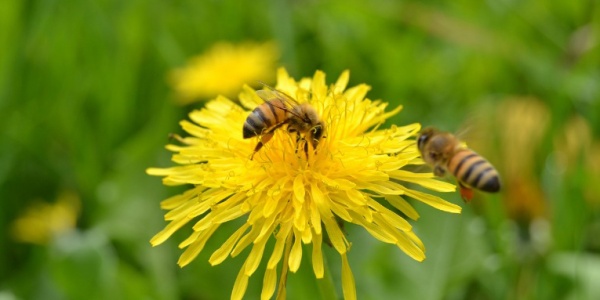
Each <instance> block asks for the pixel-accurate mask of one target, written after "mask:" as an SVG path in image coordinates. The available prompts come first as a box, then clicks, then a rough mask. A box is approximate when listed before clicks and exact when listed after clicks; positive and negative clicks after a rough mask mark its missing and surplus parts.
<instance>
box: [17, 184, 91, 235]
mask: <svg viewBox="0 0 600 300" xmlns="http://www.w3.org/2000/svg"><path fill="white" fill-rule="evenodd" d="M80 208H81V203H80V200H79V197H78V196H77V195H76V194H75V193H73V192H63V193H62V194H61V195H59V197H58V199H57V201H56V203H52V204H51V203H46V202H41V201H39V202H34V203H33V204H32V205H30V206H29V207H28V208H27V209H26V210H25V211H24V212H23V213H22V214H21V215H20V216H19V217H18V218H17V219H16V220H15V221H14V223H13V224H12V235H13V237H14V239H15V240H17V241H19V242H23V243H31V244H38V245H46V244H48V243H49V242H50V241H52V239H53V238H55V237H57V236H58V235H60V234H64V233H66V232H68V231H70V230H72V229H74V228H75V227H76V223H77V216H78V215H79V210H80Z"/></svg>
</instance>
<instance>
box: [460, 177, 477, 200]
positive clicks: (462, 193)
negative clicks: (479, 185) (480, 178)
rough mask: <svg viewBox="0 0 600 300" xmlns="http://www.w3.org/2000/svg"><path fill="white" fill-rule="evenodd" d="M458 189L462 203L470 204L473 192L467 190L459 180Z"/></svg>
mask: <svg viewBox="0 0 600 300" xmlns="http://www.w3.org/2000/svg"><path fill="white" fill-rule="evenodd" d="M458 187H459V190H460V197H461V198H462V199H463V201H465V203H469V202H471V199H473V190H472V189H470V188H468V187H467V186H466V185H465V184H464V183H462V182H461V181H460V180H459V181H458Z"/></svg>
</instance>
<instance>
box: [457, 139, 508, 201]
mask: <svg viewBox="0 0 600 300" xmlns="http://www.w3.org/2000/svg"><path fill="white" fill-rule="evenodd" d="M448 170H449V171H450V173H452V174H453V175H454V176H456V178H458V180H460V181H461V182H463V183H465V184H467V185H469V186H470V187H472V188H475V189H478V190H482V191H484V192H492V193H493V192H497V191H498V190H500V179H499V178H498V172H497V171H496V169H495V168H494V166H492V164H490V163H489V162H488V161H487V160H485V158H483V157H482V156H480V155H479V154H477V153H475V152H473V151H471V150H469V149H461V150H459V151H457V152H455V154H454V156H453V157H452V158H451V159H450V161H448Z"/></svg>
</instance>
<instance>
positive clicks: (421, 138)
mask: <svg viewBox="0 0 600 300" xmlns="http://www.w3.org/2000/svg"><path fill="white" fill-rule="evenodd" d="M428 139H429V136H428V135H427V134H421V135H420V136H419V139H418V140H417V147H419V149H423V144H425V142H427V140H428Z"/></svg>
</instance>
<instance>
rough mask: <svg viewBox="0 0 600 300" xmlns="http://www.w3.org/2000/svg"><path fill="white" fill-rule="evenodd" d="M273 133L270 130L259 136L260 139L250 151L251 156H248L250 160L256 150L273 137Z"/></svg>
mask: <svg viewBox="0 0 600 300" xmlns="http://www.w3.org/2000/svg"><path fill="white" fill-rule="evenodd" d="M273 135H275V133H274V132H273V131H271V132H268V133H264V134H263V135H261V136H260V141H258V144H256V147H254V152H253V153H252V156H250V160H252V159H253V158H254V154H256V152H258V150H260V148H262V146H263V145H264V144H266V143H267V142H268V141H269V140H271V139H272V138H273Z"/></svg>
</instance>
